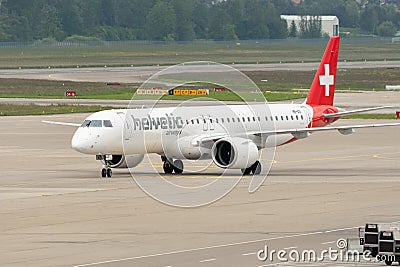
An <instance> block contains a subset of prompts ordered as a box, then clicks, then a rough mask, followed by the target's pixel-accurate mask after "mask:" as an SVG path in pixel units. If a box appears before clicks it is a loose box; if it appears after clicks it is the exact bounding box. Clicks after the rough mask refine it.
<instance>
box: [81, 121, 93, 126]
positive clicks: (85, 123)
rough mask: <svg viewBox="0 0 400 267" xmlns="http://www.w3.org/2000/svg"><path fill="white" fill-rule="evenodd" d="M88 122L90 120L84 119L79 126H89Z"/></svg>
mask: <svg viewBox="0 0 400 267" xmlns="http://www.w3.org/2000/svg"><path fill="white" fill-rule="evenodd" d="M90 122H91V121H90V120H85V121H84V122H83V123H82V125H81V127H89V125H90Z"/></svg>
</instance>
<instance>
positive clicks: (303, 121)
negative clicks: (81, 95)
mask: <svg viewBox="0 0 400 267" xmlns="http://www.w3.org/2000/svg"><path fill="white" fill-rule="evenodd" d="M312 117H313V109H312V108H311V107H310V106H308V105H306V104H254V105H221V106H193V107H170V108H153V109H121V110H108V111H100V112H97V113H94V114H92V115H90V116H88V117H87V118H86V120H85V122H86V124H88V122H91V123H89V124H88V126H85V125H83V126H81V127H79V128H78V130H77V131H76V133H75V134H74V136H73V138H72V141H71V143H72V147H73V148H74V149H75V150H77V151H79V152H82V153H85V154H92V155H98V154H100V155H113V154H114V155H120V154H125V155H128V154H146V153H157V154H160V155H166V154H168V156H171V157H174V158H182V155H181V151H182V150H184V151H185V149H186V150H187V149H191V147H195V144H194V142H195V141H196V140H195V139H196V138H199V136H200V137H207V136H218V135H221V136H222V135H224V134H228V135H229V136H232V137H243V138H249V139H257V136H256V135H254V136H253V135H251V134H250V133H252V132H254V133H256V132H265V131H273V130H276V129H279V130H285V129H296V128H305V127H307V126H308V125H310V123H311V121H312ZM106 120H107V121H109V122H110V123H111V124H110V123H109V122H107V123H105V121H106ZM105 125H107V126H108V127H105ZM110 125H111V126H110ZM273 138H274V139H273V141H272V140H269V139H268V138H267V139H265V140H252V141H254V142H255V143H256V144H257V146H258V147H259V149H262V148H264V147H266V146H279V145H282V144H285V143H287V142H289V141H290V140H292V139H293V138H294V137H293V135H292V134H282V135H278V136H274V137H273ZM196 149H197V148H196ZM194 152H195V151H194ZM193 158H198V156H193Z"/></svg>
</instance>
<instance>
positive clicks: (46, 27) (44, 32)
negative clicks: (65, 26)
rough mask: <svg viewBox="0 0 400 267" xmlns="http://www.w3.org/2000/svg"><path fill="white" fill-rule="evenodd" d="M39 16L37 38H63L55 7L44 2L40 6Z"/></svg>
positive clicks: (63, 34)
mask: <svg viewBox="0 0 400 267" xmlns="http://www.w3.org/2000/svg"><path fill="white" fill-rule="evenodd" d="M39 18H40V19H39V23H38V27H37V31H36V34H37V35H36V38H37V39H43V38H54V39H56V40H59V41H61V40H63V39H64V38H65V33H64V32H63V31H62V28H61V21H60V18H59V15H58V12H57V9H56V8H55V7H54V6H52V5H49V4H47V3H45V4H44V5H43V6H42V8H41V12H40V14H39Z"/></svg>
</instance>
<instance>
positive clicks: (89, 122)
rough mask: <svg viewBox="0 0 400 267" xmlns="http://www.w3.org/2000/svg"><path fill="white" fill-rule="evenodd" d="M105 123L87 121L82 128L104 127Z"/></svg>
mask: <svg viewBox="0 0 400 267" xmlns="http://www.w3.org/2000/svg"><path fill="white" fill-rule="evenodd" d="M102 126H103V123H102V121H101V120H92V121H91V120H85V121H84V122H83V123H82V125H81V127H102Z"/></svg>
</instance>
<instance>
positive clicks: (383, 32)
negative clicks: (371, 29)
mask: <svg viewBox="0 0 400 267" xmlns="http://www.w3.org/2000/svg"><path fill="white" fill-rule="evenodd" d="M376 30H377V32H378V35H380V36H394V35H395V34H396V27H395V26H394V24H393V22H391V21H384V22H382V23H381V24H380V25H379V26H378V27H377V29H376Z"/></svg>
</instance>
